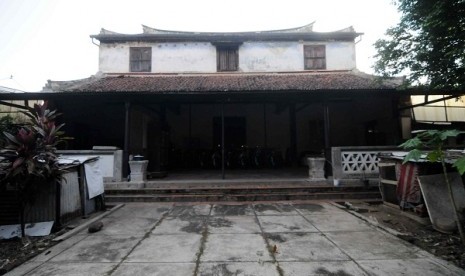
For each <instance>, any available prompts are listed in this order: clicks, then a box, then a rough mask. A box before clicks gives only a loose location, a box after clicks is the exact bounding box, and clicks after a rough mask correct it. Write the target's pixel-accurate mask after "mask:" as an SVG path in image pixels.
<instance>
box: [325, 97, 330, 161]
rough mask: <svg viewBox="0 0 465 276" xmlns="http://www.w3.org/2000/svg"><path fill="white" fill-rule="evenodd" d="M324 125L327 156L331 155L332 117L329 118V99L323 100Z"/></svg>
mask: <svg viewBox="0 0 465 276" xmlns="http://www.w3.org/2000/svg"><path fill="white" fill-rule="evenodd" d="M323 120H324V122H323V125H324V135H325V156H327V157H329V156H331V135H330V125H331V124H330V118H329V104H328V101H327V100H324V102H323Z"/></svg>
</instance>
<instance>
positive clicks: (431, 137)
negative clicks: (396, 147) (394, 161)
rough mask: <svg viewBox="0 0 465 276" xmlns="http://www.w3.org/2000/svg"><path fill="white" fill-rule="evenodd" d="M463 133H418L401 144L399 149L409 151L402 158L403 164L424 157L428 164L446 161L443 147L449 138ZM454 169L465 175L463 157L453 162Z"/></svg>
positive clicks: (450, 131) (431, 131) (464, 158)
mask: <svg viewBox="0 0 465 276" xmlns="http://www.w3.org/2000/svg"><path fill="white" fill-rule="evenodd" d="M463 133H465V132H464V131H459V130H456V129H453V130H427V131H424V132H421V133H419V134H418V135H417V136H415V137H414V138H412V139H409V140H407V141H406V142H405V143H403V144H401V145H400V147H402V148H404V149H407V150H410V151H409V153H408V154H407V156H405V158H404V163H406V162H408V161H410V160H419V159H420V158H421V157H422V156H425V158H426V160H428V161H430V162H441V161H442V160H445V159H446V153H445V151H444V145H445V144H446V142H447V140H448V139H449V138H455V137H457V136H458V135H460V134H463ZM452 166H453V167H455V168H456V169H457V170H458V172H459V173H460V174H464V173H465V157H461V158H459V159H457V160H455V161H454V163H453V165H452Z"/></svg>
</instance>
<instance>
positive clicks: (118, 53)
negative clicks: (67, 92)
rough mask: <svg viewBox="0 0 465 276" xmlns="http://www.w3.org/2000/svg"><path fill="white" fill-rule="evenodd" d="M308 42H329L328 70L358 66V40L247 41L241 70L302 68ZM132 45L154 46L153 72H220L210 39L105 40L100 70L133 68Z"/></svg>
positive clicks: (242, 49)
mask: <svg viewBox="0 0 465 276" xmlns="http://www.w3.org/2000/svg"><path fill="white" fill-rule="evenodd" d="M304 44H305V45H321V44H324V45H326V67H327V70H351V69H354V68H355V67H356V65H355V44H354V43H351V42H322V43H317V42H314V43H307V42H305V43H304V42H244V43H243V44H242V45H241V46H240V47H239V71H240V72H284V71H302V70H304V54H303V46H304ZM130 47H152V72H153V73H213V72H216V47H215V46H214V45H212V44H211V43H207V42H196V43H194V42H189V43H186V42H183V43H142V42H127V43H112V44H101V45H100V58H99V59H100V60H99V70H100V71H102V72H105V73H109V72H117V73H125V72H129V48H130Z"/></svg>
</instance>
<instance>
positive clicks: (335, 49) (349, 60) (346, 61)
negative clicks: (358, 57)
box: [325, 42, 356, 70]
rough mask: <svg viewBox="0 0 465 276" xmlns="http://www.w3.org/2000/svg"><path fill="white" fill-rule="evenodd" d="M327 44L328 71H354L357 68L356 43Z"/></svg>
mask: <svg viewBox="0 0 465 276" xmlns="http://www.w3.org/2000/svg"><path fill="white" fill-rule="evenodd" d="M325 44H326V69H327V70H352V69H355V68H356V63H355V44H354V43H351V42H330V43H325Z"/></svg>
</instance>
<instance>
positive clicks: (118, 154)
mask: <svg viewBox="0 0 465 276" xmlns="http://www.w3.org/2000/svg"><path fill="white" fill-rule="evenodd" d="M58 153H59V154H60V155H62V156H66V157H69V158H72V157H73V156H98V157H99V159H98V160H97V163H98V166H99V168H100V170H101V172H102V176H103V181H105V182H121V181H122V180H123V151H122V150H120V149H118V148H115V147H94V149H92V150H63V151H58Z"/></svg>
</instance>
